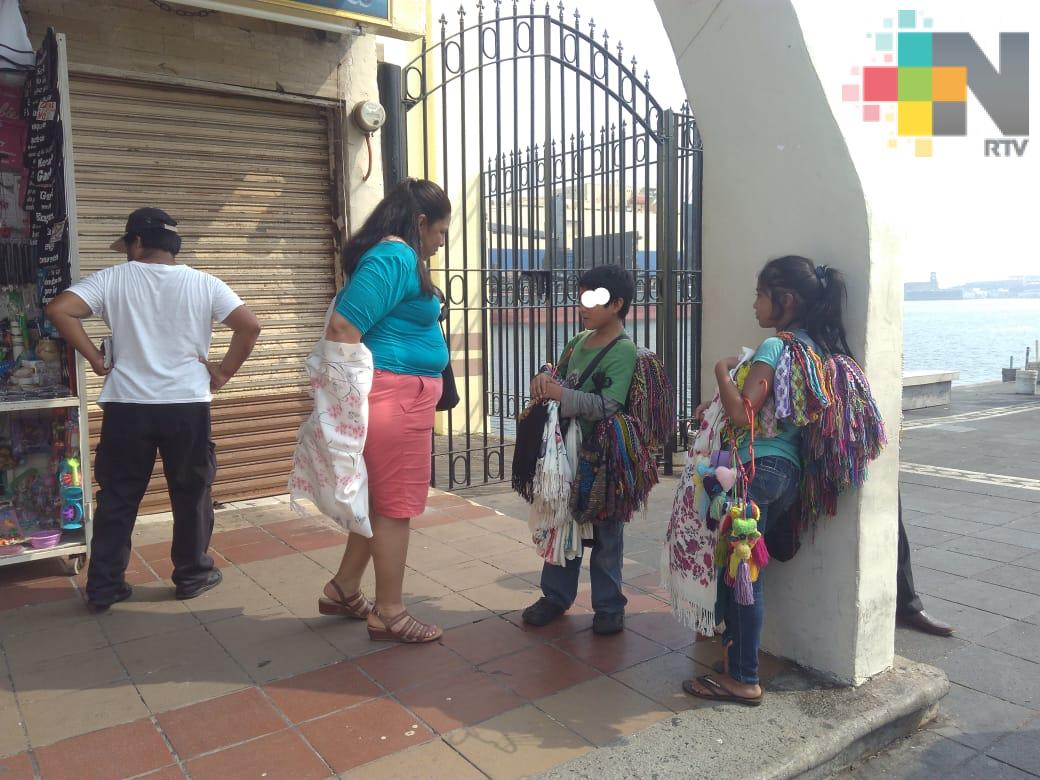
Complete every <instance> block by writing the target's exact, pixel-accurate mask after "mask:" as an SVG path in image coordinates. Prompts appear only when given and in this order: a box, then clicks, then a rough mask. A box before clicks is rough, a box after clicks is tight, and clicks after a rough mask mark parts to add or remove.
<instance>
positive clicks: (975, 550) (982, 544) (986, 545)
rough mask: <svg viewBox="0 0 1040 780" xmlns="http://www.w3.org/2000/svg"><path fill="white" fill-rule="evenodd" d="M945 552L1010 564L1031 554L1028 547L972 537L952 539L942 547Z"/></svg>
mask: <svg viewBox="0 0 1040 780" xmlns="http://www.w3.org/2000/svg"><path fill="white" fill-rule="evenodd" d="M942 547H943V549H945V550H953V551H955V552H961V553H964V554H965V555H974V556H977V557H979V558H988V559H989V560H991V561H1000V562H1002V563H1011V562H1012V561H1017V560H1019V559H1021V558H1025V557H1027V556H1029V555H1030V554H1032V552H1033V551H1032V550H1030V549H1029V548H1028V547H1017V546H1015V545H1012V544H1003V543H1001V542H994V541H992V540H990V539H977V538H974V537H968V536H961V537H958V538H957V539H952V540H951V541H949V542H946V543H945V544H943V545H942Z"/></svg>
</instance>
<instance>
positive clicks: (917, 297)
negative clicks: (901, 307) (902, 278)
mask: <svg viewBox="0 0 1040 780" xmlns="http://www.w3.org/2000/svg"><path fill="white" fill-rule="evenodd" d="M965 297H967V296H965V294H964V290H904V291H903V300H904V301H960V300H963V299H964V298H965Z"/></svg>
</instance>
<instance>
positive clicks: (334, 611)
mask: <svg viewBox="0 0 1040 780" xmlns="http://www.w3.org/2000/svg"><path fill="white" fill-rule="evenodd" d="M329 584H330V585H331V586H332V589H333V590H334V591H336V596H337V597H338V598H336V599H330V598H329V597H328V596H324V595H323V596H321V598H319V599H318V614H321V615H335V616H336V617H345V618H350V619H351V620H365V619H366V618H367V617H368V616H369V614H371V612H372V609H373V608H374V607H375V605H374V604H373V603H372V602H371V601H369V599H368V597H367V596H366V595H365V594H364V593H362V592H361V591H358V592H357V593H355V594H354V595H352V596H347V595H346V594H345V593H344V592H343V589H342V588H341V587H340V586H339V584H338V583H337V582H336V581H335V580H330V581H329Z"/></svg>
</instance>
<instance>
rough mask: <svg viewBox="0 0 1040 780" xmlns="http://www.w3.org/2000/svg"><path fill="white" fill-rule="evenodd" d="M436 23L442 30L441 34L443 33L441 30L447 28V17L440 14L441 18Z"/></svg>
mask: <svg viewBox="0 0 1040 780" xmlns="http://www.w3.org/2000/svg"><path fill="white" fill-rule="evenodd" d="M437 21H439V22H440V23H441V28H442V29H441V32H442V33H443V32H444V30H443V28H444V27H447V26H448V17H447V15H446V14H441V18H440V19H438V20H437Z"/></svg>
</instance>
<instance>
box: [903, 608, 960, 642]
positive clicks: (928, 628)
mask: <svg viewBox="0 0 1040 780" xmlns="http://www.w3.org/2000/svg"><path fill="white" fill-rule="evenodd" d="M896 622H898V623H900V624H902V625H904V626H906V627H907V628H916V629H917V630H918V631H923V632H924V633H926V634H934V635H935V636H952V635H953V626H951V625H948V624H946V623H943V622H942V621H941V620H936V619H935V618H933V617H932V616H931V615H929V614H928V613H927V612H925V611H924V610H921V611H920V612H910V613H908V614H906V615H897V616H896Z"/></svg>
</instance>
